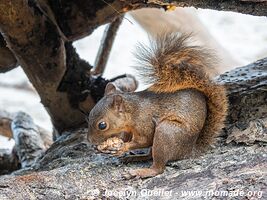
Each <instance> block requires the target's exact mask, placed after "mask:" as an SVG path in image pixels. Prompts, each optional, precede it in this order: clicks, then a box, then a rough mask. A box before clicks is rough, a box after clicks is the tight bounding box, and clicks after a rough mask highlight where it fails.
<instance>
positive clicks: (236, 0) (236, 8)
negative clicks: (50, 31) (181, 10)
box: [38, 0, 267, 40]
mask: <svg viewBox="0 0 267 200" xmlns="http://www.w3.org/2000/svg"><path fill="white" fill-rule="evenodd" d="M38 3H39V6H40V7H41V8H43V10H44V11H47V12H46V13H49V14H48V16H50V18H52V19H54V20H55V21H56V22H57V24H58V25H59V27H60V29H61V30H62V33H63V34H64V35H65V37H66V38H67V39H68V40H77V39H80V38H82V37H84V36H87V35H90V34H91V33H92V32H93V30H94V29H95V28H97V27H98V26H100V25H103V24H106V23H109V22H111V21H113V20H114V18H116V17H117V16H119V15H123V13H125V12H127V11H130V10H135V9H139V8H145V7H156V8H164V9H168V8H167V6H168V5H170V4H171V3H172V4H174V5H176V6H177V7H196V8H206V9H213V10H223V11H233V12H240V13H243V14H251V15H258V16H267V2H244V1H240V0H230V1H229V0H217V1H214V0H186V1H175V0H168V1H167V0H147V1H141V0H135V1H133V0H126V1H122V0H108V1H107V0H105V1H104V0H99V1H86V0H76V1H71V0H65V1H59V0H55V1H52V0H39V1H38Z"/></svg>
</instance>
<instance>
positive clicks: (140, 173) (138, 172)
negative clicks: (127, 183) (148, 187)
mask: <svg viewBox="0 0 267 200" xmlns="http://www.w3.org/2000/svg"><path fill="white" fill-rule="evenodd" d="M163 171H164V170H160V169H157V168H141V169H135V170H130V171H129V172H128V173H126V174H123V177H124V178H126V179H131V178H150V177H154V176H157V175H159V174H162V173H163Z"/></svg>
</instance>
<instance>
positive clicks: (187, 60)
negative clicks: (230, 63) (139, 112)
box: [137, 33, 228, 151]
mask: <svg viewBox="0 0 267 200" xmlns="http://www.w3.org/2000/svg"><path fill="white" fill-rule="evenodd" d="M190 38H191V37H190V35H186V34H182V35H179V34H176V33H166V34H161V35H159V36H158V37H156V39H154V40H151V41H150V43H151V44H150V46H149V47H144V46H143V45H140V46H139V48H138V50H139V51H138V54H137V58H138V59H139V61H140V62H141V63H140V64H141V66H142V68H140V69H139V72H141V73H140V75H141V76H142V74H143V79H144V80H145V81H146V82H147V83H150V84H152V86H151V87H150V88H149V90H150V91H153V92H157V93H163V92H164V93H165V92H167V93H170V92H175V91H178V90H183V89H189V88H191V89H192V88H193V89H196V90H199V91H201V92H202V93H204V94H205V96H206V98H207V105H208V115H207V118H206V122H205V125H204V127H203V129H202V131H201V133H200V136H199V138H198V140H197V145H196V147H197V148H198V150H200V151H202V150H205V149H206V148H207V147H209V146H210V144H211V143H212V142H213V138H214V137H215V136H216V135H218V133H219V132H220V131H221V129H222V128H223V127H224V121H225V118H226V115H227V107H228V101H227V96H226V91H225V88H224V87H223V86H222V85H220V84H218V83H216V82H215V81H214V80H213V79H212V78H211V76H210V71H212V70H214V69H215V62H214V61H216V59H215V58H214V56H213V55H212V54H211V53H209V51H208V50H206V49H205V48H203V47H200V46H193V45H189V40H190Z"/></svg>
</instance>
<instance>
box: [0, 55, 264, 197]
mask: <svg viewBox="0 0 267 200" xmlns="http://www.w3.org/2000/svg"><path fill="white" fill-rule="evenodd" d="M266 68H267V59H262V60H259V61H257V62H255V63H253V64H251V65H248V66H245V67H242V68H237V69H235V70H233V71H230V72H228V73H225V74H223V75H222V76H221V77H219V78H218V80H219V81H221V82H224V83H225V84H226V85H227V88H228V96H229V99H230V109H229V117H228V121H227V127H226V129H225V134H222V135H221V136H220V137H218V143H217V144H216V146H215V147H216V148H214V149H213V150H211V151H209V152H208V153H207V154H205V155H203V156H201V157H199V158H196V159H186V160H181V161H176V162H171V163H169V164H168V166H167V170H166V171H165V172H164V173H163V174H161V175H159V176H156V177H153V178H150V179H146V180H140V179H132V180H125V179H123V177H122V174H123V173H125V172H127V171H128V170H129V169H133V168H137V167H140V166H148V165H149V163H147V162H144V163H138V164H128V165H125V164H122V163H121V162H120V160H119V159H118V158H116V157H112V156H111V155H107V154H101V153H99V152H97V151H96V150H95V149H94V147H93V146H92V145H91V144H89V143H88V142H87V140H86V129H81V130H79V131H76V132H75V133H73V132H69V133H65V134H64V135H62V136H61V137H59V138H58V140H57V141H56V142H55V143H54V144H53V145H52V146H51V148H49V149H48V150H47V151H46V153H45V154H44V155H43V156H42V157H40V158H39V159H38V160H37V161H36V163H35V164H34V165H33V166H32V167H31V168H30V169H24V170H21V171H17V172H15V173H13V175H8V176H2V177H0V199H28V198H30V197H31V198H41V199H62V198H63V199H64V198H65V199H94V198H98V199H103V198H106V199H109V198H112V199H116V198H129V199H138V198H139V199H142V198H149V199H159V198H165V199H185V198H186V199H200V198H204V197H205V198H209V199H211V198H225V197H229V196H230V195H236V198H241V197H242V198H243V197H244V198H251V199H253V198H262V199H265V198H267V192H266V191H267V185H266V181H267V171H266V169H267V157H266V154H267V149H266V142H265V141H264V140H262V141H257V140H255V141H253V142H251V138H249V141H250V143H249V146H248V145H246V141H244V140H243V141H240V140H237V141H235V138H233V137H232V136H231V138H230V139H231V141H232V142H231V141H230V142H229V143H228V144H227V143H226V140H227V138H228V134H229V133H232V132H233V131H232V130H233V128H234V127H235V128H238V129H240V130H241V129H242V130H243V131H244V130H246V129H247V128H249V129H248V130H247V133H243V134H250V133H251V131H252V130H256V129H253V126H251V125H249V124H251V123H252V122H255V120H259V119H262V120H264V119H265V118H266V117H267V114H266V112H264V111H266V110H265V108H266V107H265V106H266V99H267V96H266V95H267V92H266V80H267V72H266ZM244 71H245V72H247V73H246V74H247V75H244V74H243V72H244ZM253 74H256V75H255V76H254V75H253ZM255 97H257V98H255ZM236 98H238V100H236ZM256 109H259V110H260V109H263V111H260V112H254V111H255V110H256ZM234 116H238V117H234ZM239 117H240V121H239ZM240 122H242V124H243V126H240ZM262 124H263V125H264V124H265V125H264V127H263V128H262V130H264V131H263V132H262V134H266V131H265V130H267V124H266V123H262ZM237 138H238V137H237ZM237 143H238V144H237ZM188 191H200V193H198V194H193V195H192V194H189V193H186V192H188ZM153 192H154V195H151V196H147V195H149V194H152V193H153ZM127 195H128V196H127ZM190 195H191V196H190ZM196 195H199V196H196ZM222 195H228V196H222Z"/></svg>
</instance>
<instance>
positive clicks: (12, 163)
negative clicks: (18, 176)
mask: <svg viewBox="0 0 267 200" xmlns="http://www.w3.org/2000/svg"><path fill="white" fill-rule="evenodd" d="M18 169H20V164H19V159H18V157H17V155H16V153H15V152H14V151H12V152H11V151H10V150H7V149H0V175H3V174H8V173H11V172H13V171H15V170H18Z"/></svg>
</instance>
